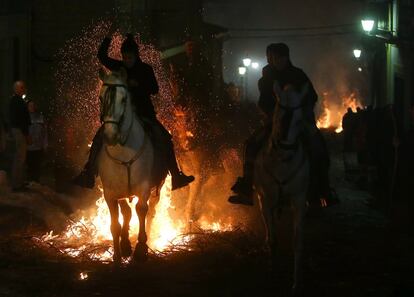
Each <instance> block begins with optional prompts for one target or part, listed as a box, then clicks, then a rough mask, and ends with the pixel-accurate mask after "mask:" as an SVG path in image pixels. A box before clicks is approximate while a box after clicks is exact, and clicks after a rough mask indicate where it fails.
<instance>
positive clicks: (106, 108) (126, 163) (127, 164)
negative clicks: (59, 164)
mask: <svg viewBox="0 0 414 297" xmlns="http://www.w3.org/2000/svg"><path fill="white" fill-rule="evenodd" d="M103 86H107V87H108V90H109V91H110V94H109V96H111V97H110V98H109V99H110V100H109V105H108V104H107V101H108V100H105V102H104V110H103V112H104V114H108V113H109V110H112V109H113V105H114V102H113V101H114V100H113V98H114V95H113V90H116V88H117V87H122V88H125V89H127V86H126V85H124V84H108V83H104V84H103ZM108 90H107V91H108ZM105 95H106V92H105ZM125 112H126V108H124V111H123V113H122V115H121V117H120V119H119V121H102V123H103V125H105V124H115V125H117V126H118V127H119V128H120V127H121V126H122V124H123V121H124V114H125ZM133 124H134V117H133V116H132V117H131V123H130V125H129V128H128V130H127V134H126V136H125V137H124V139H123V140H121V141H120V142H119V144H120V145H121V146H124V145H125V143H126V142H127V140H128V138H129V135H130V134H131V130H132V126H133ZM147 138H148V137H147V134H146V133H145V131H144V140H143V143H142V145H141V147H140V148H139V149H138V151H137V152H136V153H135V155H134V156H133V157H132V158H131V159H130V160H129V161H122V160H119V159H117V158H115V157H114V156H112V155H111V154H110V152H109V150H108V146H107V145H105V152H106V155H107V156H108V157H109V159H111V160H112V161H113V162H115V163H117V164H119V165H122V166H125V168H126V170H127V176H128V195H129V196H131V194H132V187H131V166H132V164H134V162H135V161H137V160H138V159H139V158H140V157H141V155H142V154H143V153H144V150H145V147H146V145H147V142H148V140H147ZM130 199H131V198H130Z"/></svg>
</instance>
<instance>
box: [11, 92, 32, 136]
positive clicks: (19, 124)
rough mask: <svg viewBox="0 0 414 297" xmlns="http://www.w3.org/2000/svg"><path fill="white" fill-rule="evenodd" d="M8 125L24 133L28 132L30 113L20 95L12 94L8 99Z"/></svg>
mask: <svg viewBox="0 0 414 297" xmlns="http://www.w3.org/2000/svg"><path fill="white" fill-rule="evenodd" d="M9 112H10V127H11V128H15V129H19V130H21V131H22V133H23V134H24V135H27V134H28V133H29V125H30V114H29V111H28V109H27V105H26V102H25V101H24V100H23V98H22V97H20V96H18V95H14V96H13V97H12V98H11V99H10V105H9Z"/></svg>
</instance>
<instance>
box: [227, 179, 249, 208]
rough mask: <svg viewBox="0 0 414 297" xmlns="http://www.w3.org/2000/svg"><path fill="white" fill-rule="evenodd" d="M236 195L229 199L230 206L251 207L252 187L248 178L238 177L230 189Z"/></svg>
mask: <svg viewBox="0 0 414 297" xmlns="http://www.w3.org/2000/svg"><path fill="white" fill-rule="evenodd" d="M232 190H233V191H234V192H235V193H236V195H232V196H230V197H229V199H228V201H229V202H230V203H232V204H243V205H253V186H252V182H251V180H250V179H249V178H246V177H239V178H237V181H236V183H235V184H234V186H233V187H232Z"/></svg>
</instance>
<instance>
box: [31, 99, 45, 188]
mask: <svg viewBox="0 0 414 297" xmlns="http://www.w3.org/2000/svg"><path fill="white" fill-rule="evenodd" d="M27 108H28V110H29V114H30V120H31V125H30V126H29V135H30V138H31V140H32V143H31V144H30V145H29V146H28V148H27V173H28V178H29V181H34V182H39V177H40V168H41V165H42V160H43V152H44V150H45V149H46V148H47V129H46V123H45V120H44V118H43V115H42V114H41V113H40V112H38V110H37V106H36V104H35V103H34V102H33V101H29V102H28V103H27Z"/></svg>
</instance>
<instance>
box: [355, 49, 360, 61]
mask: <svg viewBox="0 0 414 297" xmlns="http://www.w3.org/2000/svg"><path fill="white" fill-rule="evenodd" d="M361 53H362V51H361V50H360V49H354V57H355V58H356V59H359V58H360V57H361Z"/></svg>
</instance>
